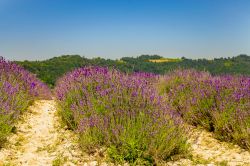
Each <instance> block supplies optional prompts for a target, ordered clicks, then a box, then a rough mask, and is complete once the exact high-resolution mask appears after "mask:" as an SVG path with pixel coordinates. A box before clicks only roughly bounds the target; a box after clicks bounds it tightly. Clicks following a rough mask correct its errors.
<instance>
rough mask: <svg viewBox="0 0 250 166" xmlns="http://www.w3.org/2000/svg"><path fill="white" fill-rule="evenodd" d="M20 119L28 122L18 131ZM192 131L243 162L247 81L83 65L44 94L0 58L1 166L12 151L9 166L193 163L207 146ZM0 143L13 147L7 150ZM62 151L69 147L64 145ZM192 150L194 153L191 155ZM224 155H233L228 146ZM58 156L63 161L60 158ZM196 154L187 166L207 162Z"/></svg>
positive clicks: (247, 138) (249, 112) (249, 122)
mask: <svg viewBox="0 0 250 166" xmlns="http://www.w3.org/2000/svg"><path fill="white" fill-rule="evenodd" d="M51 91H52V92H51ZM52 98H53V99H52ZM31 105H32V106H31ZM28 107H30V108H31V110H33V111H30V110H29V109H28ZM27 113H28V114H27ZM24 114H25V116H26V117H29V118H28V119H26V120H24V122H23V124H22V123H21V126H20V124H19V123H18V122H20V117H22V115H24ZM60 119H61V120H60ZM60 121H62V124H59V123H60ZM65 125H66V126H67V127H66V128H65V127H63V126H65ZM16 126H17V128H18V129H16ZM23 126H26V127H23ZM198 128H202V130H204V131H205V130H206V131H207V133H204V132H202V133H203V134H202V133H201V134H200V135H203V137H202V139H204V140H206V139H208V140H210V142H211V141H212V142H213V143H216V145H214V147H215V146H220V147H221V148H222V149H223V148H224V147H225V146H224V145H220V143H219V142H220V141H225V142H228V143H230V144H232V145H238V146H239V147H241V148H240V150H241V151H243V150H244V151H246V152H244V154H245V153H247V155H245V156H246V157H245V158H244V157H242V158H243V159H241V160H242V161H243V160H245V161H246V163H250V154H249V155H248V153H249V150H250V78H249V77H247V76H232V75H223V76H212V75H211V74H209V73H208V72H200V71H196V70H192V69H191V70H175V71H173V72H171V73H168V74H165V75H156V74H151V73H143V72H136V73H130V74H127V73H123V72H121V71H118V70H116V69H113V68H106V67H95V66H90V67H83V68H78V69H76V70H74V71H72V72H69V73H66V74H65V75H64V76H63V77H61V78H60V79H58V80H57V83H56V87H55V88H54V89H53V90H51V89H49V88H48V87H47V85H46V84H44V83H42V82H41V81H39V80H38V79H37V78H36V77H35V75H34V74H32V73H30V72H28V71H26V70H25V69H23V68H22V67H20V66H18V65H16V64H15V63H13V62H9V61H6V60H4V59H3V58H1V59H0V145H1V147H3V149H4V151H0V164H1V160H6V161H7V160H8V161H9V160H11V158H12V157H11V156H12V155H13V154H20V152H19V151H18V150H15V149H22V148H23V149H22V152H21V153H24V154H23V155H21V157H19V158H18V157H17V158H18V160H17V161H15V162H14V164H15V163H22V164H24V163H26V164H27V163H29V164H28V165H33V164H34V163H36V164H41V163H43V164H44V165H50V163H53V164H52V165H63V164H62V163H66V162H69V161H70V162H71V164H72V163H78V164H77V165H81V164H83V163H85V161H83V159H84V157H83V156H84V155H82V153H86V154H87V155H88V156H95V155H96V154H98V156H99V157H101V158H102V159H103V160H104V161H105V162H111V163H114V164H115V165H116V164H125V163H127V164H130V165H166V164H167V163H169V162H171V161H177V162H178V161H179V160H182V159H192V160H194V159H193V158H194V157H192V155H194V154H195V153H199V150H203V151H204V150H206V148H207V147H206V146H207V145H205V148H203V147H202V146H201V145H200V144H202V143H200V144H198V145H196V144H195V143H194V142H192V141H190V140H192V139H194V135H195V134H194V131H195V130H197V129H198ZM15 130H17V131H15ZM11 133H12V135H13V133H14V135H15V133H17V134H16V135H17V136H15V137H17V139H16V140H17V142H15V143H12V142H11V140H12V137H9V136H10V135H11ZM26 133H27V134H26ZM65 133H67V134H65ZM209 133H211V134H209ZM196 134H197V132H196ZM25 135H26V136H25ZM210 137H211V138H210ZM24 138H25V139H24ZM52 138H53V139H52ZM73 138H74V139H75V140H73ZM20 139H21V140H26V142H20V141H19V140H20ZM6 142H8V144H10V145H11V144H13V146H17V148H14V150H10V151H9V149H10V148H8V146H6V145H5V144H6ZM73 142H77V144H75V143H73ZM196 142H197V141H196ZM19 144H20V145H19ZM22 144H24V145H22ZM210 144H211V143H210ZM69 146H70V147H72V148H73V150H72V149H67V148H66V147H69ZM196 146H200V149H199V148H198V150H196V152H195V153H194V149H195V148H196ZM41 147H43V148H42V150H41ZM31 149H32V150H31ZM196 149H197V148H196ZM233 149H234V148H233ZM6 151H7V152H8V153H7V152H6ZM40 151H42V152H44V153H45V152H46V153H45V154H46V155H47V156H49V157H46V155H45V156H44V154H43V155H41V154H39V152H40ZM51 151H52V152H54V153H58V155H57V156H55V155H52V154H53V153H51ZM218 151H219V150H218V149H217V150H215V152H216V153H218ZM227 151H228V153H232V154H234V153H235V152H234V150H231V149H230V147H229V148H227ZM73 152H74V153H76V155H79V156H78V158H77V159H74V155H70V156H67V155H68V154H73ZM64 153H65V154H64ZM201 153H202V152H201ZM31 154H32V155H31ZM62 154H64V155H66V156H67V157H66V158H67V160H65V159H61V158H60V156H61V155H62ZM238 154H239V153H238V152H237V153H235V155H238ZM223 155H224V154H222V156H223ZM3 156H4V157H3ZM6 156H7V157H6ZM58 156H59V159H58ZM197 156H198V155H196V159H195V160H196V161H195V162H194V163H197V160H198V161H199V162H200V163H202V162H203V163H206V162H208V161H207V160H205V159H203V160H202V162H201V161H200V160H201V159H197ZM224 156H228V155H226V154H225V155H224ZM31 158H36V159H35V161H33V160H31ZM64 158H65V157H64ZM75 160H76V161H75ZM90 160H94V159H90ZM204 160H205V162H204ZM216 160H217V159H216ZM232 160H233V159H232ZM218 161H220V159H218ZM229 161H230V160H229ZM216 162H217V161H216ZM32 163H33V164H32ZM218 163H219V164H218ZM235 163H237V164H239V163H240V164H242V162H239V161H236V162H235ZM235 163H232V164H229V165H234V164H235ZM4 164H9V163H4ZM189 164H190V163H189ZM189 164H184V165H189ZM217 164H218V165H221V164H225V162H224V161H220V162H217ZM92 165H93V164H92ZM94 165H95V164H94ZM170 165H171V164H170ZM181 165H183V163H181Z"/></svg>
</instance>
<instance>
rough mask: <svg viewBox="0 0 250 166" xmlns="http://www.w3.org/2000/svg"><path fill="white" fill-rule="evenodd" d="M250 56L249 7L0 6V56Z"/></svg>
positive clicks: (219, 0)
mask: <svg viewBox="0 0 250 166" xmlns="http://www.w3.org/2000/svg"><path fill="white" fill-rule="evenodd" d="M241 53H245V54H250V1H249V0H0V56H4V57H5V58H7V59H10V60H24V59H29V60H36V59H48V58H51V57H54V56H59V55H62V54H79V55H82V56H85V57H88V58H91V57H98V56H99V57H103V58H110V59H117V58H120V57H123V56H139V55H141V54H159V55H161V56H164V57H173V58H174V57H182V56H185V57H187V58H194V59H196V58H208V59H211V58H214V57H232V56H236V55H238V54H241Z"/></svg>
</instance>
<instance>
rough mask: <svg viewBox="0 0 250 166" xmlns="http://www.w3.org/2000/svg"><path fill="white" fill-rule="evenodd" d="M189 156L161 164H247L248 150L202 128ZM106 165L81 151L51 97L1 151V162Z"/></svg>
mask: <svg viewBox="0 0 250 166" xmlns="http://www.w3.org/2000/svg"><path fill="white" fill-rule="evenodd" d="M192 131H193V136H192V137H191V138H190V140H189V142H190V143H191V145H192V146H191V147H192V148H191V154H192V156H193V157H192V158H189V159H180V160H178V161H175V162H168V163H165V164H164V165H210V166H212V165H232V166H234V165H235V166H236V165H246V166H247V165H250V153H249V152H248V151H245V150H243V149H241V148H240V147H238V146H236V145H232V144H229V143H225V142H220V141H218V140H216V139H214V138H213V136H212V134H211V133H209V132H206V131H204V130H202V129H193V130H192ZM98 164H99V165H108V164H106V163H105V162H102V161H101V159H99V157H96V156H88V155H86V154H83V153H81V150H80V148H79V146H78V144H77V136H76V135H75V134H74V133H73V132H72V131H70V130H67V129H66V128H65V127H62V125H61V123H60V118H59V116H58V114H57V110H56V103H55V101H53V100H39V101H36V102H35V103H34V104H33V105H32V106H31V107H29V109H28V111H27V112H26V113H25V114H24V115H23V116H22V119H21V120H20V121H19V122H18V123H17V124H16V133H15V134H12V135H11V136H10V137H9V138H8V142H7V143H6V145H5V146H4V147H3V148H2V149H1V150H0V166H1V165H15V166H19V165H31V166H33V165H34V166H45V165H85V166H88V165H90V166H92V165H98Z"/></svg>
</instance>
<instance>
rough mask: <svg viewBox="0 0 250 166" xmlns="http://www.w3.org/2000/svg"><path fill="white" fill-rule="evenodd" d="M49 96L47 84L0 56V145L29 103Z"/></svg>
mask: <svg viewBox="0 0 250 166" xmlns="http://www.w3.org/2000/svg"><path fill="white" fill-rule="evenodd" d="M49 97H50V92H49V89H48V88H47V86H46V85H45V84H43V83H42V82H40V81H38V79H36V78H35V76H34V75H32V74H30V73H29V72H27V71H26V70H24V69H23V68H21V67H20V66H18V65H16V64H14V63H11V62H7V61H5V60H4V59H3V58H2V57H0V146H2V144H3V143H4V141H5V139H6V137H7V136H8V134H9V133H10V132H11V130H12V128H13V123H14V121H15V120H16V119H18V117H19V116H20V114H21V113H22V112H23V111H25V110H26V108H27V107H28V106H29V105H30V103H31V102H32V101H33V100H35V99H39V98H49Z"/></svg>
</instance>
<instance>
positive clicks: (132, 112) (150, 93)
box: [55, 67, 188, 165]
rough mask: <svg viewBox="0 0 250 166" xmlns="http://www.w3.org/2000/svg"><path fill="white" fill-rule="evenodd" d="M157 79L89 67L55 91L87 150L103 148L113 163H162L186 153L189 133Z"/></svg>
mask: <svg viewBox="0 0 250 166" xmlns="http://www.w3.org/2000/svg"><path fill="white" fill-rule="evenodd" d="M157 81H158V76H155V75H152V74H145V73H136V74H133V75H127V74H124V73H121V72H119V71H116V70H108V69H107V68H98V67H87V68H80V69H77V70H75V71H73V72H71V73H68V74H67V75H65V76H64V77H63V78H61V79H60V80H59V81H58V82H57V87H56V89H55V93H56V96H57V100H58V103H59V106H60V108H61V114H62V116H63V118H64V120H65V121H66V122H67V124H68V126H70V127H71V128H72V129H75V131H76V132H78V133H79V134H80V144H81V147H83V149H84V151H87V152H89V153H93V152H95V151H96V150H100V149H102V151H105V154H108V156H109V158H110V159H112V160H113V161H118V162H123V161H127V162H130V163H134V164H138V165H144V164H146V165H147V164H150V165H151V164H152V163H159V162H161V161H163V160H166V159H168V158H169V157H171V156H173V155H175V154H184V153H185V152H186V151H187V148H188V145H187V143H186V134H185V133H186V129H185V128H184V124H183V122H182V120H181V118H180V116H179V115H177V114H176V113H175V110H174V109H173V108H172V107H171V106H170V105H168V104H166V101H165V99H164V98H162V97H161V96H159V95H158V94H157V91H156V88H155V86H154V84H155V83H156V82H157Z"/></svg>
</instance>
